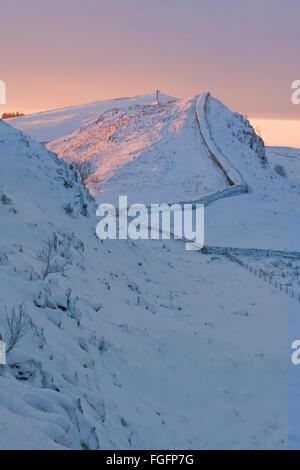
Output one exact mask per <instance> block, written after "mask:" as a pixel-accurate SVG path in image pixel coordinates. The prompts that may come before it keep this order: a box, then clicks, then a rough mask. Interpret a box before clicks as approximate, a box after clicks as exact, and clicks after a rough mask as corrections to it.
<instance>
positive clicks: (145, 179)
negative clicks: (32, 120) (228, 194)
mask: <svg viewBox="0 0 300 470" xmlns="http://www.w3.org/2000/svg"><path fill="white" fill-rule="evenodd" d="M196 102H197V97H195V98H192V99H186V100H177V101H173V102H171V103H167V104H165V105H160V106H157V105H156V106H151V105H150V106H133V107H130V108H127V109H124V110H122V109H116V110H112V111H107V112H106V113H104V114H103V115H102V116H100V117H99V118H98V119H96V120H93V121H91V122H90V123H89V124H87V125H86V126H85V127H83V128H81V129H78V130H76V131H74V132H73V133H72V134H71V135H69V136H65V137H62V138H61V139H58V140H56V141H54V142H51V143H50V144H48V148H49V149H51V150H52V151H53V152H55V153H56V154H57V155H58V156H59V157H61V158H64V159H66V160H70V161H72V160H78V159H81V158H82V159H87V160H91V161H93V163H94V166H95V168H96V171H95V174H94V175H93V177H92V178H91V181H90V184H89V187H90V188H91V190H92V192H93V194H94V196H95V197H96V198H97V200H105V202H113V203H117V201H118V195H119V194H126V195H128V199H129V201H132V202H142V203H146V204H150V203H151V202H153V203H156V202H157V203H159V202H180V201H191V200H198V199H199V198H200V197H201V196H204V195H206V194H210V193H214V192H215V191H217V190H220V189H224V188H226V187H227V183H226V180H225V178H224V176H223V174H222V173H221V172H220V171H219V170H218V169H217V168H216V166H215V164H214V163H213V161H212V160H211V158H210V156H209V154H208V152H207V149H206V147H205V145H204V143H203V142H202V141H201V139H200V135H199V129H198V125H197V122H196V116H195V106H196ZM116 188H117V189H118V191H117V192H116Z"/></svg>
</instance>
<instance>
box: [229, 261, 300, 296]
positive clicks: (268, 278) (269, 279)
mask: <svg viewBox="0 0 300 470" xmlns="http://www.w3.org/2000/svg"><path fill="white" fill-rule="evenodd" d="M225 256H226V257H227V258H228V259H229V260H230V261H232V262H233V263H237V264H239V265H240V266H242V267H243V268H245V269H246V270H247V271H249V272H250V273H252V274H254V276H257V277H258V278H259V279H262V280H263V281H265V282H266V283H268V284H270V285H272V286H273V287H275V288H276V289H279V290H280V291H281V292H283V293H284V294H286V295H287V296H289V297H291V298H293V299H296V300H298V301H299V302H300V293H297V292H295V291H294V289H292V288H291V287H290V286H287V285H284V284H282V283H281V282H279V281H278V280H277V279H274V276H272V275H271V274H269V273H267V272H266V271H264V270H263V269H259V268H255V267H254V266H252V265H251V264H248V263H244V261H242V260H241V259H239V258H237V257H236V256H234V255H232V254H230V253H226V254H225Z"/></svg>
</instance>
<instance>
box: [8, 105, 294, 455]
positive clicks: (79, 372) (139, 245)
mask: <svg viewBox="0 0 300 470" xmlns="http://www.w3.org/2000/svg"><path fill="white" fill-rule="evenodd" d="M209 102H210V107H209V108H208V118H209V121H210V123H211V124H212V135H213V137H214V138H215V140H216V142H217V143H218V146H219V147H221V150H222V151H224V152H226V155H227V156H230V157H232V160H231V161H232V164H233V165H235V166H236V167H237V168H238V169H239V171H241V173H242V175H243V177H244V178H245V179H246V181H247V183H248V184H249V186H250V188H251V192H250V193H249V194H241V195H238V196H234V197H231V198H227V199H224V200H220V201H216V202H214V203H212V204H210V205H209V206H208V208H207V214H208V216H207V218H208V220H207V224H208V228H209V227H210V226H209V223H210V220H214V223H215V231H216V230H217V229H218V227H217V223H220V230H221V229H222V227H223V225H222V223H225V221H226V220H227V219H229V220H231V223H230V224H229V226H230V225H232V224H234V223H236V224H237V225H236V229H234V228H232V236H235V237H236V238H235V239H233V241H232V242H230V245H233V246H235V243H238V241H239V240H240V241H241V240H242V241H243V242H245V243H247V240H248V238H247V236H245V234H244V233H243V232H241V230H239V229H240V227H242V223H243V220H245V224H247V225H248V227H249V226H250V224H251V223H252V222H253V223H254V227H253V230H254V229H255V228H256V230H257V228H258V226H260V227H259V228H260V229H261V230H262V232H261V235H260V236H258V235H257V234H256V238H255V237H252V239H251V240H250V241H251V243H253V242H255V241H256V240H257V241H258V242H259V241H260V240H261V238H262V239H264V237H263V233H264V230H266V232H267V235H266V236H265V240H266V241H267V240H269V242H270V243H269V245H276V246H281V244H280V243H278V244H276V243H273V241H274V239H275V237H273V238H272V237H271V238H268V237H269V236H270V234H271V228H270V227H271V222H274V223H275V228H277V226H278V219H277V218H276V217H275V215H274V217H273V215H272V217H271V214H272V210H273V211H274V210H275V209H274V205H275V203H276V199H275V198H278V199H279V200H280V201H281V204H280V205H279V209H278V210H280V214H281V215H283V214H284V213H286V217H287V218H286V223H287V225H289V224H293V225H292V226H291V227H292V228H294V227H295V226H296V222H297V220H298V217H297V213H296V204H297V202H298V199H297V197H298V196H297V195H298V193H299V191H298V186H297V185H298V183H297V181H295V180H291V179H290V176H289V175H288V176H287V177H286V178H283V177H282V176H280V175H278V174H277V173H276V171H275V170H274V169H273V168H272V166H273V161H272V162H271V163H270V164H269V165H267V166H266V167H263V166H262V161H261V159H260V156H259V154H258V153H257V152H256V151H254V150H253V149H251V148H250V147H249V141H248V140H247V139H248V137H249V135H248V136H246V137H245V138H244V136H243V139H242V142H241V141H240V140H239V139H238V137H237V139H236V138H235V136H232V137H231V134H230V133H231V131H232V130H233V131H234V132H237V133H238V132H240V130H241V129H244V128H246V127H247V124H245V122H244V121H242V120H241V119H240V118H239V117H232V113H230V115H229V114H228V115H227V114H226V113H227V111H226V112H225V111H224V110H222V113H225V115H224V114H223V119H221V117H220V118H218V113H219V111H220V106H221V105H220V104H218V102H216V101H215V100H213V99H210V101H209ZM193 103H194V100H193V99H191V100H182V101H179V102H176V103H170V104H168V105H165V106H147V105H146V106H145V105H144V104H143V105H142V106H138V107H136V106H135V105H134V106H133V107H132V106H131V107H130V108H129V109H127V110H126V111H122V110H119V111H110V112H109V111H108V112H105V113H104V114H103V115H102V117H101V120H100V121H99V122H98V123H97V122H95V120H94V122H91V123H90V124H88V125H86V126H84V127H83V129H82V131H81V132H79V131H75V132H74V134H72V136H69V137H66V138H65V139H66V141H67V142H70V143H74V145H75V147H74V148H73V149H72V148H71V150H72V152H74V155H75V153H76V152H77V151H78V152H79V150H78V149H79V147H78V148H77V145H79V146H80V144H79V142H80V139H81V133H82V135H83V136H85V138H86V140H85V144H86V147H85V148H84V155H87V153H85V152H88V151H89V150H88V149H89V146H88V145H87V144H88V136H89V138H90V140H91V146H92V149H94V150H95V149H96V150H97V151H98V148H99V154H104V152H105V149H106V148H108V150H107V152H108V153H107V157H105V158H106V163H105V165H104V170H105V171H106V172H107V173H105V171H104V172H103V173H102V172H101V175H102V174H104V175H105V177H106V179H105V181H107V183H105V185H104V186H105V187H106V188H107V193H104V195H105V197H106V196H108V195H110V196H111V197H114V194H113V184H114V185H115V190H114V191H115V193H117V194H120V189H122V191H123V190H124V191H125V190H128V192H127V194H131V195H132V198H133V197H135V198H136V199H135V200H134V201H133V202H137V201H138V202H144V201H143V200H141V199H137V198H138V196H143V198H145V199H144V200H145V201H146V200H147V199H146V197H148V196H149V195H150V194H151V193H153V192H155V191H156V190H160V191H161V192H160V193H159V196H161V197H163V196H164V197H165V199H163V201H160V202H168V201H169V202H173V201H174V202H176V199H177V198H179V197H180V200H184V199H183V197H187V196H189V197H191V198H192V197H195V198H198V197H201V196H203V195H205V194H208V193H209V192H210V191H211V190H212V189H213V190H214V191H215V190H216V189H226V181H225V180H224V177H223V175H222V173H221V172H220V171H219V169H217V168H215V167H214V166H213V164H212V161H211V158H210V155H209V153H207V148H206V146H205V145H203V142H202V141H201V139H200V134H199V130H198V129H197V124H196V121H195V118H194V111H195V110H194V107H193ZM228 113H229V111H228ZM136 116H138V119H137V117H136ZM119 118H120V119H123V121H121V122H123V123H124V124H122V126H120V128H119V129H118V128H115V129H114V128H113V126H114V124H115V125H116V124H117V122H118V119H119ZM224 118H225V119H224ZM164 119H165V121H164ZM226 120H229V122H227V121H226ZM223 121H224V122H225V124H223ZM231 121H232V122H233V123H234V122H235V121H236V123H235V124H233V129H230V127H227V126H228V124H231ZM9 122H10V121H9ZM101 123H102V124H101ZM139 123H140V129H139V128H138V125H139ZM222 126H223V127H222ZM226 129H227V130H226ZM228 129H230V133H229V131H228ZM72 131H73V130H72ZM92 132H95V139H94V140H93V139H92ZM89 133H90V134H89ZM222 133H223V138H222V139H221V137H220V136H221V134H222ZM99 135H104V136H105V139H106V142H107V143H106V145H104V144H103V143H101V139H99ZM111 135H115V139H116V140H115V141H113V143H112V144H111V143H110V142H111V141H110V140H109V137H110V136H111ZM131 135H132V142H131V143H130V142H126V139H130V136H131ZM229 135H230V137H228V136H229ZM250 138H251V135H250ZM236 140H238V142H239V143H237V142H236ZM61 142H62V141H61ZM61 142H60V143H61ZM136 143H137V144H136ZM54 145H55V146H56V145H58V143H57V142H56V143H55V144H53V147H54ZM110 145H111V147H110ZM130 145H131V146H133V150H132V151H134V152H135V153H134V157H135V158H134V159H133V160H132V159H131V158H130V157H129V161H127V160H126V158H125V157H126V155H127V158H128V154H129V152H128V149H129V146H130ZM98 146H100V147H101V146H102V147H101V149H100V147H98ZM184 146H186V150H187V151H186V153H184ZM123 148H124V153H123V154H122V153H121V152H120V154H117V155H119V156H120V159H121V161H120V165H118V162H117V158H116V159H115V160H113V161H112V163H111V165H109V163H110V162H109V155H111V156H113V155H115V151H116V149H119V150H122V149H123ZM160 152H164V153H163V154H162V156H163V157H164V158H162V159H159V156H160ZM171 152H175V155H174V159H171V158H170V159H169V160H168V156H170V155H172V153H171ZM78 154H79V153H78ZM243 154H244V155H243ZM91 157H92V158H95V159H96V161H97V153H96V152H91ZM155 158H157V164H156V165H155V167H156V168H157V173H158V176H157V179H156V178H153V184H154V186H153V187H151V184H152V179H151V178H150V176H149V175H150V173H151V171H152V169H153V168H152V166H151V163H150V162H151V160H152V159H153V160H154V159H155ZM122 159H123V160H122ZM181 159H184V162H186V165H185V164H183V163H182V162H181V161H180V160H181ZM163 160H167V161H166V162H165V161H163ZM198 160H199V166H198ZM97 162H98V161H97ZM99 162H100V163H101V160H100V159H99ZM185 166H186V168H185ZM128 167H133V170H132V171H131V169H130V171H128ZM153 167H154V165H153ZM142 168H145V172H144V173H143V171H142ZM191 168H192V169H194V171H195V169H196V168H197V171H195V176H196V175H199V176H198V178H199V181H200V182H201V184H199V185H198V186H197V184H195V181H194V179H193V178H192V170H191ZM287 169H288V168H287ZM110 172H111V173H110ZM152 173H153V174H154V175H155V174H156V172H152ZM137 174H140V177H141V179H143V178H144V179H143V182H144V184H141V185H139V186H138V189H137V190H136V191H135V192H134V187H133V188H132V187H131V186H129V185H128V183H129V182H130V181H131V184H132V186H133V185H134V184H135V183H136V180H134V182H132V180H131V176H132V175H134V177H136V175H137ZM118 175H122V177H124V178H125V179H124V181H123V179H122V180H120V179H119V178H118ZM107 176H108V177H107ZM127 177H128V179H126V178H127ZM160 177H161V179H160ZM188 178H190V186H189V185H188V184H187V185H186V186H185V187H184V188H181V187H178V184H179V186H180V185H181V184H183V182H184V181H188ZM112 181H113V183H112ZM165 181H167V183H166V184H164V182H165ZM125 183H126V185H125ZM145 184H147V185H148V184H149V186H146V187H145V188H144V186H145ZM204 184H205V187H204ZM123 185H124V186H123ZM162 185H164V186H166V188H161V186H162ZM293 185H294V187H293ZM130 191H131V192H130ZM189 191H190V192H189ZM276 191H277V192H276ZM281 193H282V194H281ZM101 194H102V193H101V192H100V193H98V192H97V193H95V195H96V196H97V198H98V197H99V198H100V197H101ZM172 196H173V197H172ZM251 197H252V199H250V198H251ZM238 201H244V202H243V203H242V202H240V203H238ZM247 201H248V203H249V204H248V203H247ZM251 201H253V202H251ZM290 203H293V206H292V207H290V206H289V204H290ZM239 204H240V206H239ZM243 204H244V205H243ZM261 207H262V214H261V217H262V220H260V218H259V214H260V212H258V209H259V210H260V208H261ZM271 208H273V209H271ZM238 210H239V213H237V212H235V211H238ZM242 210H244V213H242ZM248 210H249V211H250V210H252V211H254V212H253V214H252V218H251V217H250V215H249V214H248ZM95 211H96V204H95V202H94V201H93V200H92V198H91V197H90V195H89V193H88V192H87V191H86V190H85V188H83V187H82V186H81V185H79V184H78V183H77V181H76V178H75V173H74V171H73V170H71V169H70V167H69V165H68V164H67V163H65V162H64V161H63V160H61V159H59V158H57V157H56V156H55V155H53V154H51V153H49V152H48V151H47V150H46V149H45V147H44V146H42V145H40V144H38V143H36V142H34V141H33V140H31V139H30V138H29V137H26V136H24V134H22V133H21V132H19V131H18V130H16V129H14V128H12V127H11V126H10V125H8V124H6V123H4V122H2V121H0V222H1V223H0V232H1V238H0V333H2V336H4V338H5V331H6V329H7V322H6V316H5V310H7V312H8V314H9V315H10V314H11V310H10V309H11V307H12V306H13V305H16V306H18V305H19V304H21V303H22V302H25V305H26V310H27V315H28V317H27V322H26V334H25V336H24V337H23V338H22V339H21V340H20V341H19V342H18V344H17V345H16V347H15V348H14V349H13V350H12V351H11V352H10V354H9V355H8V356H7V365H6V366H0V448H1V449H12V448H14V449H61V448H72V449H87V448H89V449H98V448H100V449H180V448H184V449H285V448H287V445H288V418H289V410H288V398H287V397H288V393H289V392H291V390H292V392H293V396H295V393H296V389H297V382H296V381H295V382H293V383H292V388H291V385H290V389H288V385H289V382H288V368H287V363H288V360H289V354H290V340H291V339H292V336H293V335H295V334H296V333H297V332H296V329H295V328H294V327H295V325H296V324H297V317H298V309H299V302H297V301H296V300H295V299H290V298H288V297H287V296H286V295H284V293H282V292H280V291H278V289H275V288H274V287H273V286H270V285H268V284H266V283H264V282H262V281H261V280H260V279H258V278H257V277H254V276H253V275H252V274H251V273H249V272H248V271H246V270H245V269H243V268H242V267H241V266H238V265H237V264H234V263H231V262H230V261H229V260H228V259H226V258H224V257H221V256H212V255H209V256H207V255H204V254H201V253H199V252H187V251H185V250H184V244H183V242H182V241H143V242H142V241H136V242H132V241H130V240H129V241H106V242H103V243H101V242H100V241H99V240H98V239H97V238H96V235H95V228H96V224H97V219H96V217H95ZM211 214H212V215H213V217H211ZM263 216H265V217H268V220H267V222H268V223H267V224H266V226H264V225H262V223H263V221H264V219H263ZM222 217H223V219H222ZM294 217H295V218H296V221H293V218H294ZM230 218H231V219H230ZM219 219H221V220H223V222H221V221H219ZM294 222H295V223H294ZM283 226H284V225H283ZM289 226H290V225H289ZM275 228H274V226H273V232H274V231H275ZM224 231H225V229H224ZM53 233H55V237H54V238H53ZM224 233H225V232H224ZM226 233H227V232H226ZM213 235H214V236H217V233H215V232H214V233H213V234H212V236H213ZM221 235H222V232H221ZM290 236H291V238H290V239H289V240H288V242H286V243H285V247H292V246H294V245H293V243H294V242H295V240H294V238H293V234H290ZM47 238H50V239H52V240H55V242H54V247H55V249H54V259H53V260H52V261H54V260H55V262H56V268H57V267H60V268H62V267H64V269H63V270H62V269H56V270H57V271H60V272H56V273H52V274H49V275H47V276H46V277H45V278H44V280H43V279H42V277H43V276H41V274H43V273H44V270H43V263H41V261H39V260H38V259H37V254H38V252H39V251H40V250H41V249H42V247H43V244H44V241H45V240H46V239H47ZM293 240H294V241H293ZM217 241H218V239H217ZM281 241H282V239H281ZM269 245H268V247H269V248H270V247H272V246H269ZM287 312H289V319H288V318H287V316H288V315H287ZM288 320H289V321H288ZM293 339H296V338H294V337H293ZM297 432H298V431H297ZM299 434H300V432H299ZM299 437H300V436H299V435H294V436H293V441H295V442H296V441H297V439H298V440H299Z"/></svg>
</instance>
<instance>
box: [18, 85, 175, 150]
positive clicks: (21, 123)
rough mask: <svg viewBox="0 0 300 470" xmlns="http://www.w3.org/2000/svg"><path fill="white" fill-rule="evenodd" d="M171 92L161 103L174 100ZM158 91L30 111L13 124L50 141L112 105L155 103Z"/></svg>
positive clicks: (112, 107)
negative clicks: (38, 111) (39, 111)
mask: <svg viewBox="0 0 300 470" xmlns="http://www.w3.org/2000/svg"><path fill="white" fill-rule="evenodd" d="M172 100H174V98H173V97H172V96H168V95H164V94H163V93H160V94H159V101H160V103H166V102H168V101H172ZM155 102H156V94H155V93H149V94H147V95H141V96H133V97H125V98H117V99H111V100H104V101H97V102H94V103H88V104H84V105H79V106H70V107H67V108H62V109H55V110H52V111H45V112H41V113H35V114H30V115H27V116H23V117H19V118H14V119H11V120H10V124H11V125H12V126H14V127H15V128H16V129H19V130H21V131H23V132H25V133H26V134H27V135H30V136H31V137H33V138H34V139H35V140H37V141H38V142H44V143H46V142H50V141H51V140H54V139H58V138H59V137H63V136H64V135H68V134H70V133H71V132H73V131H75V129H78V128H79V127H82V126H84V125H85V124H87V123H88V122H89V121H90V120H91V119H95V118H96V117H98V116H99V115H100V114H102V113H104V112H105V111H107V110H109V109H114V108H127V107H129V106H133V105H135V104H140V105H142V104H145V105H146V104H154V103H155Z"/></svg>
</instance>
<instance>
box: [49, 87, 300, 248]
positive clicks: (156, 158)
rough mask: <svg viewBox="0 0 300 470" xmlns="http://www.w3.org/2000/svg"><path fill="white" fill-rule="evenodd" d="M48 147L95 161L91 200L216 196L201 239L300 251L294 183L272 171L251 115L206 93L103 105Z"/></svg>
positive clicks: (218, 243)
mask: <svg viewBox="0 0 300 470" xmlns="http://www.w3.org/2000/svg"><path fill="white" fill-rule="evenodd" d="M197 120H198V123H197ZM198 124H199V125H198ZM48 148H49V149H50V150H52V151H54V152H55V153H57V155H58V156H59V157H60V158H64V159H66V160H70V161H71V160H80V159H87V160H91V161H92V162H93V164H94V166H95V168H96V171H95V174H94V175H93V177H92V178H91V179H90V181H89V188H90V189H91V191H92V193H93V195H94V197H95V198H96V199H97V201H101V202H102V201H103V202H113V203H114V204H117V201H118V196H119V195H122V194H125V195H128V198H129V202H130V203H131V202H141V203H146V204H150V203H159V202H160V203H162V202H169V203H171V202H189V201H199V200H204V202H205V203H208V202H210V201H212V200H214V199H215V198H218V200H217V201H215V202H213V203H212V204H209V205H207V211H206V235H205V240H206V244H207V245H212V246H227V247H228V246H229V247H245V248H262V249H280V250H295V251H299V235H300V231H299V227H298V226H299V224H298V204H299V202H300V199H299V195H300V186H299V182H298V181H296V180H295V177H291V171H290V172H289V174H288V175H287V176H286V177H285V176H282V175H280V174H278V172H277V171H276V168H275V166H276V165H275V164H274V165H273V163H272V158H271V161H270V164H269V163H268V161H267V157H266V154H265V148H264V146H263V142H262V141H261V139H260V138H259V137H258V136H257V135H256V134H255V132H254V130H253V128H252V127H251V125H250V124H249V121H247V120H246V119H244V118H243V116H241V115H240V114H237V113H234V112H232V111H231V110H230V109H228V108H227V107H226V106H224V105H223V104H222V103H221V102H220V101H218V100H217V99H215V98H213V97H211V96H210V95H209V94H203V95H202V97H201V98H200V99H199V98H198V97H194V98H190V99H185V100H177V101H173V102H170V103H166V104H163V105H160V106H153V105H150V106H133V107H130V108H125V109H115V110H112V111H107V112H105V113H104V114H102V115H101V116H100V117H98V118H97V119H95V120H92V121H90V122H89V123H88V124H87V125H86V126H84V127H82V128H80V129H77V130H76V131H74V132H73V133H72V134H70V135H68V136H64V137H62V138H60V139H57V140H55V141H53V142H50V143H49V144H48ZM268 154H269V153H268ZM268 154H267V155H268ZM272 155H273V154H272ZM270 156H271V154H270ZM298 161H299V160H295V159H294V160H293V162H294V166H295V165H297V163H298ZM237 194H239V195H238V196H236V197H230V198H228V196H231V195H237ZM214 195H215V196H214ZM211 196H213V197H211ZM203 198H204V199H203Z"/></svg>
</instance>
